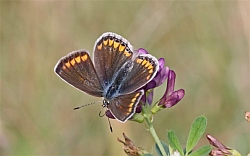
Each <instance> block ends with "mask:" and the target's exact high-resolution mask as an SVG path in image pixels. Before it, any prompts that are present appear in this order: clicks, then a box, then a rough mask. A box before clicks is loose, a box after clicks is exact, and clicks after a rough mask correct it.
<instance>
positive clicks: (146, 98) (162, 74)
mask: <svg viewBox="0 0 250 156" xmlns="http://www.w3.org/2000/svg"><path fill="white" fill-rule="evenodd" d="M138 52H139V53H141V54H148V52H147V51H146V50H145V49H143V48H140V49H138ZM158 62H159V70H158V71H157V73H156V75H155V77H154V78H153V79H152V80H151V81H150V82H148V83H147V84H146V85H144V86H143V87H142V88H140V89H143V90H144V93H145V94H144V95H143V96H142V98H141V102H142V103H143V104H145V103H148V104H149V105H151V104H152V102H153V95H154V92H153V90H152V89H154V88H156V87H158V86H160V85H162V83H163V82H164V81H166V79H167V77H168V72H169V68H168V67H164V65H165V60H164V58H160V59H159V60H158ZM147 92H148V93H147Z"/></svg>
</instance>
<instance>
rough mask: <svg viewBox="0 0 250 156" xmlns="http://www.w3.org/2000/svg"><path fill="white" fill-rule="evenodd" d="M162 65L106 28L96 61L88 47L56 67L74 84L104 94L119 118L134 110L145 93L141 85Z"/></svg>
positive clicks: (96, 48)
mask: <svg viewBox="0 0 250 156" xmlns="http://www.w3.org/2000/svg"><path fill="white" fill-rule="evenodd" d="M158 69H159V62H158V60H157V59H156V58H155V57H154V56H152V55H150V54H142V53H140V52H138V51H136V50H134V49H133V47H132V45H131V44H130V43H129V42H128V41H127V40H126V39H125V38H123V37H122V36H120V35H118V34H115V33H112V32H106V33H104V34H103V35H101V36H100V37H99V38H98V39H97V40H96V42H95V45H94V52H93V61H92V59H91V58H90V55H89V52H88V51H86V50H76V51H73V52H71V53H69V54H68V55H67V56H64V57H62V58H61V59H60V60H59V61H58V62H57V64H56V66H55V68H54V71H55V73H56V74H57V75H58V76H59V77H60V78H62V79H63V80H64V81H65V82H67V83H68V84H70V85H71V86H73V87H75V88H77V89H79V90H80V91H82V92H85V93H87V94H89V95H92V96H95V97H103V98H104V99H103V104H102V106H103V107H106V108H107V110H109V111H110V112H111V113H112V115H113V116H114V117H115V118H116V119H117V120H118V121H120V122H126V121H127V120H128V119H129V118H131V117H132V116H133V114H134V113H135V110H136V107H137V105H138V104H139V102H140V99H141V97H142V96H143V94H144V90H142V89H140V88H141V87H143V86H144V85H145V84H147V83H148V82H149V81H151V80H152V79H153V78H154V77H155V75H156V73H157V71H158Z"/></svg>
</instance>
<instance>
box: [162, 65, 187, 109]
mask: <svg viewBox="0 0 250 156" xmlns="http://www.w3.org/2000/svg"><path fill="white" fill-rule="evenodd" d="M175 77H176V75H175V72H174V71H173V70H170V71H169V74H168V83H167V88H166V91H165V93H164V95H163V97H162V98H161V100H160V102H159V103H158V106H162V107H164V108H170V107H173V106H174V105H176V104H177V103H178V102H179V101H180V100H181V99H182V98H183V97H184V95H185V91H184V89H179V90H177V91H174V85H175Z"/></svg>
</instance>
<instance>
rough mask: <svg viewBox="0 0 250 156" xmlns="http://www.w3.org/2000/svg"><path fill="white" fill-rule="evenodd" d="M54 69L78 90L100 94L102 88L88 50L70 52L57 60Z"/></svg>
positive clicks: (99, 95) (95, 94)
mask: <svg viewBox="0 0 250 156" xmlns="http://www.w3.org/2000/svg"><path fill="white" fill-rule="evenodd" d="M54 70H55V72H56V73H57V74H58V75H59V76H60V77H61V78H62V79H63V80H64V81H66V82H67V83H69V84H70V85H72V86H74V87H76V88H78V89H79V90H81V91H83V92H86V93H87V94H90V95H93V96H97V97H101V96H102V93H103V88H102V86H101V83H100V81H99V78H98V75H97V73H96V71H95V69H94V66H93V63H92V61H91V59H90V57H89V54H88V52H86V51H84V50H78V51H73V52H71V53H70V54H68V55H67V56H65V57H63V58H62V59H60V60H59V61H58V63H57V65H56V66H55V69H54ZM90 71H91V72H90Z"/></svg>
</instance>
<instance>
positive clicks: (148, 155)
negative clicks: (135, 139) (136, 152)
mask: <svg viewBox="0 0 250 156" xmlns="http://www.w3.org/2000/svg"><path fill="white" fill-rule="evenodd" d="M143 156H153V155H152V154H143Z"/></svg>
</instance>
